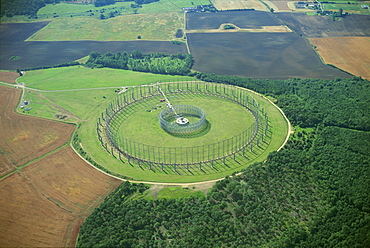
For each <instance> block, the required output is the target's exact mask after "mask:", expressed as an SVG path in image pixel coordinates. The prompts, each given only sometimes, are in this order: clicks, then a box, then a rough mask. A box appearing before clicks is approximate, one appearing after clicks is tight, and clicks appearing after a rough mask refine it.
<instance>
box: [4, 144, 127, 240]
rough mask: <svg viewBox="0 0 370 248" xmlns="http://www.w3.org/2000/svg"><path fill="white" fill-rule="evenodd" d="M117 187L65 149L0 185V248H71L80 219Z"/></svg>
mask: <svg viewBox="0 0 370 248" xmlns="http://www.w3.org/2000/svg"><path fill="white" fill-rule="evenodd" d="M119 183H120V181H118V180H115V179H113V178H111V177H109V176H106V175H104V174H102V173H100V172H99V171H97V170H95V169H94V168H92V167H91V166H89V165H88V164H86V163H85V162H84V161H83V160H81V159H80V158H79V157H78V156H77V155H76V154H75V153H74V152H73V150H72V149H71V148H70V147H65V148H63V149H61V150H59V151H58V152H56V153H54V154H52V155H49V156H47V157H44V158H42V159H40V160H38V161H37V162H35V163H32V164H30V165H28V166H27V167H25V168H24V169H23V170H22V171H21V172H17V173H14V174H12V175H10V176H8V177H6V178H5V179H3V180H2V181H0V222H1V225H0V247H21V246H28V247H40V246H44V247H70V246H74V243H75V240H76V237H77V233H78V230H79V227H80V225H81V224H82V222H83V218H85V217H87V216H88V215H89V214H91V212H92V211H93V209H94V208H95V207H97V206H98V205H99V204H100V203H101V202H102V201H103V199H104V197H106V196H107V195H108V194H109V193H111V192H112V191H113V189H114V188H115V187H116V186H118V184H119Z"/></svg>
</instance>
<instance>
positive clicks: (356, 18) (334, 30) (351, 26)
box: [276, 12, 370, 38]
mask: <svg viewBox="0 0 370 248" xmlns="http://www.w3.org/2000/svg"><path fill="white" fill-rule="evenodd" d="M276 16H277V17H278V18H279V19H280V20H282V21H283V22H284V23H285V24H286V25H287V26H288V27H289V28H290V29H292V30H293V31H295V32H296V33H298V34H301V35H303V36H305V37H307V38H326V37H341V36H370V29H369V25H370V15H349V16H346V17H344V18H342V19H341V20H339V21H333V20H332V19H331V18H330V17H328V16H316V15H315V16H309V15H306V14H305V13H287V12H278V13H276Z"/></svg>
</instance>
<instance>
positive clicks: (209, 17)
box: [186, 11, 281, 30]
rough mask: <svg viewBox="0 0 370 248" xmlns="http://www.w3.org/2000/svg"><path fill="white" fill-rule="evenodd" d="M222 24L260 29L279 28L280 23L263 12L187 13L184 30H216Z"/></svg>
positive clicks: (269, 14)
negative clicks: (264, 27) (263, 27)
mask: <svg viewBox="0 0 370 248" xmlns="http://www.w3.org/2000/svg"><path fill="white" fill-rule="evenodd" d="M223 23H232V24H234V25H236V26H238V27H239V28H245V29H248V28H262V26H280V25H281V23H280V21H279V20H278V19H276V18H275V17H274V16H273V15H272V14H271V13H269V12H263V11H227V12H215V13H188V14H187V15H186V29H187V30H192V29H217V28H219V27H220V26H221V24H223Z"/></svg>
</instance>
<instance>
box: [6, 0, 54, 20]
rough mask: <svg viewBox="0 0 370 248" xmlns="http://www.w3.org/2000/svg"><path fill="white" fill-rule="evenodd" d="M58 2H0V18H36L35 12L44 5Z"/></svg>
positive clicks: (44, 0) (12, 0)
mask: <svg viewBox="0 0 370 248" xmlns="http://www.w3.org/2000/svg"><path fill="white" fill-rule="evenodd" d="M59 2H60V0H1V8H0V17H3V16H7V17H12V16H15V15H26V16H36V14H37V11H39V9H41V8H42V7H45V6H46V4H53V3H59Z"/></svg>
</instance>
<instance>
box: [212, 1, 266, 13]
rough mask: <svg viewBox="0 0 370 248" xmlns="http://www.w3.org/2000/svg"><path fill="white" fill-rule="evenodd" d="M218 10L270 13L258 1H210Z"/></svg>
mask: <svg viewBox="0 0 370 248" xmlns="http://www.w3.org/2000/svg"><path fill="white" fill-rule="evenodd" d="M210 1H211V3H212V4H213V6H214V7H215V8H216V9H217V10H232V9H255V10H262V11H269V10H268V9H267V7H266V6H265V5H264V4H263V3H261V2H260V1H258V0H210Z"/></svg>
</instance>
